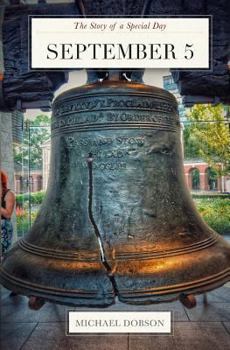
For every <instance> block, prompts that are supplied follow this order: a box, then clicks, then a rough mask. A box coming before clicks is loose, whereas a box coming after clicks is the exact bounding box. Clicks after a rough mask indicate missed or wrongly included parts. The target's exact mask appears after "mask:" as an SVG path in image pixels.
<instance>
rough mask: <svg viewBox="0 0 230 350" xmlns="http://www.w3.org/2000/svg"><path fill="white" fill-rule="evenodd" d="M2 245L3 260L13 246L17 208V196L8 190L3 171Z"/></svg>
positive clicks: (1, 191) (1, 187) (5, 175)
mask: <svg viewBox="0 0 230 350" xmlns="http://www.w3.org/2000/svg"><path fill="white" fill-rule="evenodd" d="M0 195H1V233H2V234H1V245H2V258H4V254H5V253H6V252H7V251H8V249H9V248H10V246H11V243H12V238H13V225H12V222H11V216H12V214H13V211H14V206H15V194H14V192H13V191H12V190H11V189H10V188H8V177H7V174H6V173H5V172H4V171H2V170H1V186H0Z"/></svg>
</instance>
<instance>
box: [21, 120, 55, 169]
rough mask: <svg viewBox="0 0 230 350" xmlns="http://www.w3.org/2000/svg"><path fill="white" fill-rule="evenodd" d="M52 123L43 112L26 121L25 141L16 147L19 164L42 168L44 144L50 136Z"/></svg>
mask: <svg viewBox="0 0 230 350" xmlns="http://www.w3.org/2000/svg"><path fill="white" fill-rule="evenodd" d="M50 123H51V120H50V117H48V116H47V115H43V114H41V115H38V116H37V117H36V118H35V119H34V120H32V121H31V120H28V121H27V122H26V123H25V127H24V135H23V143H22V145H19V146H18V145H15V147H14V160H15V162H16V163H17V164H20V165H22V164H24V165H28V166H30V168H31V169H41V168H42V145H43V144H44V142H45V141H47V140H48V139H49V138H50ZM29 163H30V164H29Z"/></svg>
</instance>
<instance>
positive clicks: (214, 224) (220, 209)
mask: <svg viewBox="0 0 230 350" xmlns="http://www.w3.org/2000/svg"><path fill="white" fill-rule="evenodd" d="M194 201H195V203H196V206H197V209H198V211H199V213H200V214H201V216H202V217H203V219H204V220H205V221H206V222H207V224H208V225H209V226H210V227H211V228H213V229H214V230H215V231H217V232H218V233H220V234H229V235H230V197H222V198H221V197H219V198H215V197H209V198H205V197H204V198H202V197H200V198H198V197H196V198H194Z"/></svg>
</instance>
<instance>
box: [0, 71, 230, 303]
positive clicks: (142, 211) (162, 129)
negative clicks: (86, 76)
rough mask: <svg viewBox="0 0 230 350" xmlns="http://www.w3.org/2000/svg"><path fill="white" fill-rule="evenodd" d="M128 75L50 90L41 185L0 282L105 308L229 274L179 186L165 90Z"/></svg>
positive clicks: (201, 287) (212, 283) (211, 284)
mask: <svg viewBox="0 0 230 350" xmlns="http://www.w3.org/2000/svg"><path fill="white" fill-rule="evenodd" d="M116 74H117V75H116ZM91 75H92V76H91V77H90V79H91V80H94V78H95V76H94V75H93V74H91ZM127 75H128V73H127V74H126V75H125V74H124V73H123V74H121V73H115V74H113V73H111V72H109V73H106V74H104V75H103V73H102V75H101V79H99V80H98V77H99V74H98V75H97V78H96V82H92V81H91V82H89V83H88V84H86V85H84V86H82V87H79V88H75V89H72V90H69V91H67V92H64V93H63V94H61V95H60V96H58V97H57V98H56V99H55V101H54V103H53V116H52V159H51V165H50V179H49V184H48V190H47V195H46V198H45V200H44V202H43V204H42V207H41V209H40V212H39V214H38V216H37V219H36V221H35V223H34V225H33V227H32V229H31V230H30V232H29V233H28V234H27V235H26V237H25V238H23V239H21V240H20V241H18V242H17V243H16V244H15V245H14V247H13V248H12V249H11V250H10V251H9V252H8V254H7V256H6V258H5V259H4V262H3V264H2V267H1V282H2V284H3V285H4V286H5V287H6V288H8V289H12V290H13V291H15V292H17V293H20V294H24V295H28V296H30V297H31V296H33V297H36V298H41V299H42V300H49V301H53V302H57V303H65V304H73V305H83V306H102V307H104V306H108V305H110V304H112V303H114V300H115V296H117V297H118V298H119V300H120V301H122V302H126V303H134V304H141V303H143V304H145V303H153V302H162V301H172V300H175V299H177V298H180V299H181V300H182V301H183V298H186V297H187V296H190V295H192V294H197V293H203V292H205V291H209V290H212V289H214V288H217V287H219V286H221V285H223V284H224V283H225V282H227V281H228V280H230V245H229V244H227V243H226V242H225V241H224V240H223V239H222V238H221V237H220V236H219V235H218V234H217V233H215V232H214V231H213V230H212V229H211V228H209V227H208V226H207V225H206V224H205V223H204V221H203V220H202V219H201V217H200V216H199V214H198V213H197V211H196V209H195V207H194V204H193V202H192V199H191V196H190V194H189V192H188V189H187V188H186V185H185V179H184V174H183V162H182V151H181V144H180V122H179V117H178V113H177V102H176V100H175V98H174V97H173V95H172V94H170V93H169V92H167V91H165V90H162V89H158V88H155V87H152V86H147V85H144V84H142V83H140V82H137V81H129V80H130V79H128V78H127ZM125 78H127V79H128V80H127V79H125Z"/></svg>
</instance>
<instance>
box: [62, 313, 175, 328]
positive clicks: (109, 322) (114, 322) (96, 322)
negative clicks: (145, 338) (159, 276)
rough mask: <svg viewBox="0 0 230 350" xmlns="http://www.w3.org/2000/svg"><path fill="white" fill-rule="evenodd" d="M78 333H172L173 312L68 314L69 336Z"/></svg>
mask: <svg viewBox="0 0 230 350" xmlns="http://www.w3.org/2000/svg"><path fill="white" fill-rule="evenodd" d="M75 333H76V334H77V333H164V334H170V333H171V312H169V311H162V312H114V311H110V312H99V311H90V312H79V311H69V313H68V334H75Z"/></svg>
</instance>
